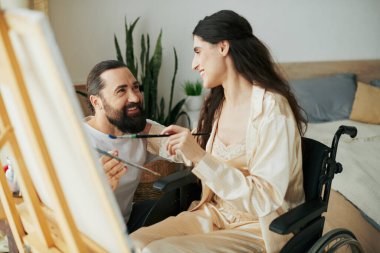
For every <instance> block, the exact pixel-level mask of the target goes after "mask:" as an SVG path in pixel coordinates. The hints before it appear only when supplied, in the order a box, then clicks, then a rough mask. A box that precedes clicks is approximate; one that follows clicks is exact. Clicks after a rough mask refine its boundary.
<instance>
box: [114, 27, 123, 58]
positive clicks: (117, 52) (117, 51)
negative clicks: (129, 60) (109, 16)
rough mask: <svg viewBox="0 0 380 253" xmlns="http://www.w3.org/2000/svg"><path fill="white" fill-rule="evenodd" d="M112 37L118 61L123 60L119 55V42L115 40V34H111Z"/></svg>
mask: <svg viewBox="0 0 380 253" xmlns="http://www.w3.org/2000/svg"><path fill="white" fill-rule="evenodd" d="M113 38H114V43H115V48H116V58H117V60H118V61H120V62H124V59H123V56H122V55H121V50H120V47H119V42H118V41H117V38H116V35H115V34H114V35H113Z"/></svg>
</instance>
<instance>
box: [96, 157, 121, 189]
mask: <svg viewBox="0 0 380 253" xmlns="http://www.w3.org/2000/svg"><path fill="white" fill-rule="evenodd" d="M110 153H111V154H112V155H114V156H117V155H118V152H117V150H113V151H111V152H110ZM100 162H101V164H102V165H103V169H104V172H105V173H106V175H107V179H108V183H109V184H110V186H111V188H112V190H113V191H114V190H115V189H116V187H117V186H118V185H119V180H120V178H121V176H122V175H124V174H125V172H126V171H127V170H126V169H127V167H126V166H125V165H124V164H123V163H122V162H120V161H117V160H115V159H113V158H111V157H109V156H106V155H102V156H101V157H100Z"/></svg>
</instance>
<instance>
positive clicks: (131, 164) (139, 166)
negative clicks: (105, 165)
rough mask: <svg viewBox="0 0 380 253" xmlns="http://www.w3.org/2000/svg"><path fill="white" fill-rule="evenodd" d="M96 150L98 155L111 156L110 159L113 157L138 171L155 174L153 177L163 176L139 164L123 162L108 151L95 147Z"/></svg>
mask: <svg viewBox="0 0 380 253" xmlns="http://www.w3.org/2000/svg"><path fill="white" fill-rule="evenodd" d="M95 150H96V151H98V153H100V154H102V155H106V156H109V157H111V158H113V159H115V160H118V161H119V162H122V163H124V164H125V165H129V166H132V167H135V168H137V169H140V170H143V171H146V172H149V173H151V174H153V175H155V176H161V174H160V173H158V172H155V171H153V170H150V169H148V168H145V167H143V166H141V165H138V164H135V163H132V162H127V161H125V160H123V159H121V158H119V157H117V156H114V155H111V154H110V153H108V152H107V151H104V150H101V149H100V148H96V147H95Z"/></svg>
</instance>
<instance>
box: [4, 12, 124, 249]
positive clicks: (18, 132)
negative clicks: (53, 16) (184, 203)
mask: <svg viewBox="0 0 380 253" xmlns="http://www.w3.org/2000/svg"><path fill="white" fill-rule="evenodd" d="M0 28H1V34H0V111H1V119H0V148H1V149H3V148H8V149H9V150H11V152H12V156H13V157H14V160H15V165H16V166H15V167H16V172H17V174H18V180H19V183H20V188H21V192H22V194H23V197H24V204H23V205H22V206H20V207H18V208H17V209H16V208H15V206H14V203H13V202H12V199H11V197H10V192H9V189H7V187H4V185H3V182H4V180H5V177H4V175H3V174H2V175H0V179H1V183H2V187H1V189H0V197H1V202H2V204H3V206H4V209H6V210H5V211H6V213H7V218H8V220H10V225H11V228H12V232H13V233H14V234H16V236H15V239H16V243H17V245H18V248H19V250H20V247H23V245H25V244H27V245H28V247H31V248H32V250H34V251H47V252H50V251H51V252H57V251H55V250H59V251H63V252H88V251H95V252H130V250H131V243H130V241H129V238H128V236H127V232H126V226H125V224H124V222H123V219H122V216H121V213H120V211H119V209H118V206H117V203H116V200H115V198H114V196H113V194H112V191H111V189H110V187H108V186H107V182H106V179H105V176H104V173H103V172H102V168H101V166H100V164H99V162H98V159H97V155H96V153H95V151H94V150H93V149H92V147H91V146H90V142H89V139H88V137H87V135H86V133H85V131H84V129H83V126H82V124H83V123H82V122H81V118H82V116H83V115H82V112H81V109H80V106H79V104H78V101H77V99H76V95H75V91H74V87H73V84H72V82H71V81H70V78H69V75H68V73H67V71H66V68H65V65H64V63H63V60H62V57H61V55H60V53H59V50H58V47H57V44H56V42H55V39H54V36H53V33H52V31H51V29H50V26H49V23H48V21H47V19H46V17H45V16H44V15H43V14H42V13H40V12H34V11H27V10H12V11H8V12H0ZM47 221H49V222H47ZM52 223H53V224H55V225H56V226H57V227H55V226H53V225H51V224H52ZM56 228H57V230H56ZM17 241H18V242H17ZM48 250H50V251H48ZM21 251H22V249H21Z"/></svg>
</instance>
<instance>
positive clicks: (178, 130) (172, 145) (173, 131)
mask: <svg viewBox="0 0 380 253" xmlns="http://www.w3.org/2000/svg"><path fill="white" fill-rule="evenodd" d="M161 134H170V136H169V137H168V142H167V146H166V150H167V151H168V153H169V154H170V155H175V154H176V152H177V150H180V151H181V152H182V154H183V155H184V156H186V158H187V159H189V160H190V161H192V162H193V163H198V162H199V161H200V160H201V159H202V157H203V156H204V155H205V154H206V151H205V150H203V149H202V148H201V147H200V146H199V144H198V143H197V141H196V140H195V138H194V136H193V135H192V134H191V132H190V130H189V129H187V128H184V127H180V126H176V125H171V126H168V127H167V128H165V129H164V130H163V131H162V132H161Z"/></svg>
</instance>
